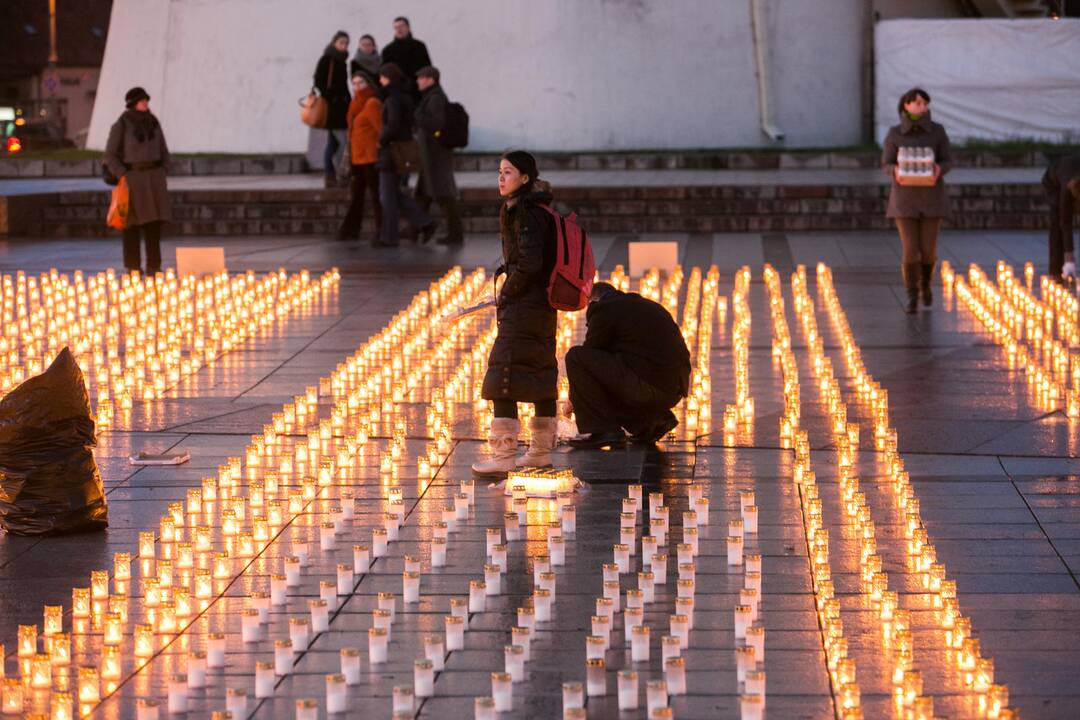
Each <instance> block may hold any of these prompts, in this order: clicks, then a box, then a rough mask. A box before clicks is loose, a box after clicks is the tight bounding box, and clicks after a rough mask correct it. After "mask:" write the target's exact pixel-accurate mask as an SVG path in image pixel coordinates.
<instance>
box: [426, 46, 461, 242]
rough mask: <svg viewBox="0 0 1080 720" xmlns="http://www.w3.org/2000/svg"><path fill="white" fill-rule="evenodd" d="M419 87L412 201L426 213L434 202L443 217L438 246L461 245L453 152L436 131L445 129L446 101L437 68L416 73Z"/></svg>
mask: <svg viewBox="0 0 1080 720" xmlns="http://www.w3.org/2000/svg"><path fill="white" fill-rule="evenodd" d="M416 83H417V85H418V86H419V87H420V103H419V104H418V105H417V106H416V113H415V115H414V117H415V119H416V144H417V148H418V149H419V151H420V177H419V178H418V179H417V181H416V204H417V205H418V206H419V207H420V209H421V210H423V211H424V212H427V210H428V208H430V207H431V203H432V201H434V202H435V203H436V204H437V205H438V206H439V209H440V210H442V215H443V218H444V219H445V220H446V235H444V236H443V237H441V238H439V239H438V240H436V241H435V242H436V243H438V244H440V245H461V244H462V243H464V242H465V230H464V228H463V226H462V223H461V211H460V210H459V208H458V204H457V195H458V189H457V182H456V181H455V180H454V151H453V150H452V149H450V148H448V147H446V146H444V145H443V144H442V141H441V140H440V139H439V136H440V134H441V133H442V132H443V131H445V130H446V123H447V113H448V109H449V107H450V100H449V98H447V97H446V93H445V92H443V88H442V85H441V84H440V82H439V70H438V69H437V68H433V67H431V66H428V67H426V68H421V69H420V71H419V72H418V73H417V74H416Z"/></svg>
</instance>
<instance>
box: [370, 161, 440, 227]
mask: <svg viewBox="0 0 1080 720" xmlns="http://www.w3.org/2000/svg"><path fill="white" fill-rule="evenodd" d="M407 181H408V178H407V177H402V176H400V175H398V174H396V173H393V172H387V171H386V170H382V171H380V172H379V202H380V203H382V211H383V224H382V235H381V237H380V238H379V244H380V245H397V244H398V222H399V220H400V218H401V215H402V213H404V215H405V219H406V220H408V221H409V224H410V225H412V226H413V227H415V228H417V229H420V228H424V227H427V226H428V225H429V224H431V217H430V216H429V215H428V214H427V213H426V212H424V211H423V210H421V209H420V208H419V207H417V206H416V201H415V200H413V199H412V196H411V195H409V194H408V193H407V192H405V188H406V187H407V185H406V183H407Z"/></svg>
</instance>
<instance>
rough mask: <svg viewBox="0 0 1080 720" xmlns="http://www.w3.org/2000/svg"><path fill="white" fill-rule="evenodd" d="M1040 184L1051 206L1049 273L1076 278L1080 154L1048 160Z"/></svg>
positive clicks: (1057, 276)
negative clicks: (1048, 162) (1074, 220)
mask: <svg viewBox="0 0 1080 720" xmlns="http://www.w3.org/2000/svg"><path fill="white" fill-rule="evenodd" d="M1042 184H1043V188H1044V189H1045V190H1046V202H1047V204H1048V205H1049V206H1050V238H1049V245H1050V270H1049V272H1050V275H1051V277H1055V278H1059V279H1060V278H1066V277H1071V278H1074V279H1075V278H1076V263H1075V261H1074V255H1073V215H1074V214H1075V213H1076V211H1077V210H1078V209H1080V155H1067V156H1065V157H1062V158H1058V159H1056V160H1054V161H1053V162H1051V163H1050V167H1048V168H1047V169H1046V173H1045V174H1044V175H1043V179H1042Z"/></svg>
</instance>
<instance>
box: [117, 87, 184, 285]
mask: <svg viewBox="0 0 1080 720" xmlns="http://www.w3.org/2000/svg"><path fill="white" fill-rule="evenodd" d="M124 104H125V105H126V109H125V110H124V112H123V113H122V114H121V115H120V118H119V119H118V120H117V121H116V122H115V123H113V126H112V128H110V130H109V139H108V141H107V142H106V143H105V157H104V158H103V163H104V164H105V167H106V169H108V171H109V172H110V173H111V174H112V175H113V176H115V177H117V178H121V177H122V178H125V182H126V183H127V186H128V196H129V200H128V216H127V226H126V227H125V228H124V267H125V268H126V269H127V270H129V271H131V270H141V269H142V257H141V255H142V253H141V247H140V235H141V236H142V238H143V240H145V243H146V274H147V275H153V274H154V273H156V272H158V271H160V270H161V225H162V223H165V222H168V221H169V219H170V215H171V210H170V206H169V191H168V186H167V184H166V180H165V171H166V168H167V166H168V164H169V147H168V145H166V143H165V134H164V132H162V129H161V123H159V122H158V119H157V118H156V117H154V114H153V113H152V112H150V94H149V93H148V92H146V90H145V89H143V88H141V87H133V88H131V89H130V90H128V91H127V94H126V95H125V96H124Z"/></svg>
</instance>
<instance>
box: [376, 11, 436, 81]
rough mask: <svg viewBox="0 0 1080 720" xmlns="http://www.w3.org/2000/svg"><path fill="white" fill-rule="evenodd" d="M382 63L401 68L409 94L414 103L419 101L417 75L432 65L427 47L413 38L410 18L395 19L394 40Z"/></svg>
mask: <svg viewBox="0 0 1080 720" xmlns="http://www.w3.org/2000/svg"><path fill="white" fill-rule="evenodd" d="M382 61H383V62H384V63H394V64H395V65H397V66H398V67H399V68H401V71H402V72H403V73H405V77H406V78H407V79H408V82H409V93H410V94H411V95H412V96H413V100H414V101H416V100H419V99H420V90H419V89H418V88H417V86H416V73H418V72H420V69H421V68H426V67H428V66H429V65H431V64H432V63H431V56H430V55H428V51H427V45H425V44H424V43H422V42H420V41H419V40H417V39H416V38H414V37H413V36H412V27H411V26H410V25H409V18H407V17H396V18H394V39H393V40H392V41H391V42H390V44H389V45H387V46H386V47H384V48H383V51H382Z"/></svg>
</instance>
